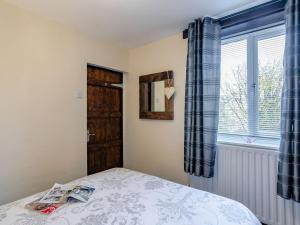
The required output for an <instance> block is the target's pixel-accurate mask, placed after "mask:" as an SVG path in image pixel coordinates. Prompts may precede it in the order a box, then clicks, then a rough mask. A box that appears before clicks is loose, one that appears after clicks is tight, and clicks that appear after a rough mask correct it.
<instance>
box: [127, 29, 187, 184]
mask: <svg viewBox="0 0 300 225" xmlns="http://www.w3.org/2000/svg"><path fill="white" fill-rule="evenodd" d="M186 49H187V42H186V40H183V39H182V35H181V34H177V35H174V36H171V37H169V38H166V39H163V40H160V41H157V42H154V43H151V44H148V45H145V46H143V47H140V48H136V49H133V50H131V51H130V53H129V71H130V72H129V74H128V76H126V113H125V146H124V149H125V150H124V164H125V167H128V168H131V169H136V170H139V171H143V172H146V173H148V174H153V175H157V176H160V177H163V178H166V179H169V180H173V181H176V182H179V183H182V184H187V175H186V174H185V173H184V171H183V139H184V132H183V128H184V95H185V62H186ZM166 70H173V71H174V81H175V88H176V95H175V102H174V103H175V104H174V117H175V118H174V120H173V121H162V120H141V119H139V80H138V77H139V76H140V75H145V74H150V73H156V72H162V71H166Z"/></svg>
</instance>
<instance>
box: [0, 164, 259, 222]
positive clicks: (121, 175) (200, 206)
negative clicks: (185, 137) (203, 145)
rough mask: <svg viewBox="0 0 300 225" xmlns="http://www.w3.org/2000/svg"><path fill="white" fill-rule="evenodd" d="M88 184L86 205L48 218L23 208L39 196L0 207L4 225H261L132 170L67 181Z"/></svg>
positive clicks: (219, 201) (233, 208)
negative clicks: (90, 191)
mask: <svg viewBox="0 0 300 225" xmlns="http://www.w3.org/2000/svg"><path fill="white" fill-rule="evenodd" d="M71 183H73V184H79V183H80V184H92V185H94V186H95V188H96V190H95V192H94V194H93V195H92V196H91V198H90V200H89V201H88V202H87V203H72V204H71V203H70V204H66V205H64V206H62V207H60V208H58V209H57V210H56V211H55V212H54V213H52V214H51V215H42V214H40V213H38V212H33V211H29V210H28V209H25V208H24V206H25V204H27V203H29V202H31V201H33V200H35V199H37V198H38V197H40V196H41V195H42V193H40V194H37V195H34V196H31V197H28V198H24V199H21V200H19V201H16V202H12V203H9V204H6V205H3V206H0V224H1V225H2V224H5V225H68V224H74V225H171V224H172V225H241V224H242V225H260V222H259V221H258V220H257V218H256V217H255V216H254V215H253V214H252V213H251V212H250V210H249V209H247V208H246V207H245V206H243V205H242V204H240V203H238V202H235V201H233V200H230V199H227V198H223V197H220V196H217V195H214V194H210V193H207V192H204V191H200V190H196V189H193V188H190V187H187V186H183V185H180V184H176V183H173V182H170V181H167V180H163V179H161V178H158V177H154V176H150V175H146V174H143V173H139V172H136V171H132V170H128V169H121V168H115V169H111V170H107V171H104V172H101V173H98V174H94V175H91V176H88V177H84V178H81V179H78V180H75V181H73V182H71Z"/></svg>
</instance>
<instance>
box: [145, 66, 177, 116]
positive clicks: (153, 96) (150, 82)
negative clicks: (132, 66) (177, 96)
mask: <svg viewBox="0 0 300 225" xmlns="http://www.w3.org/2000/svg"><path fill="white" fill-rule="evenodd" d="M170 86H172V87H173V86H174V81H173V72H172V71H166V72H162V73H155V74H149V75H144V76H140V118H141V119H165V120H170V119H173V97H171V98H170V99H168V98H166V96H165V89H166V88H167V87H170Z"/></svg>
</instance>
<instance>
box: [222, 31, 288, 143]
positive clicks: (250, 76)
mask: <svg viewBox="0 0 300 225" xmlns="http://www.w3.org/2000/svg"><path fill="white" fill-rule="evenodd" d="M283 34H285V27H284V25H280V26H275V27H272V28H267V29H262V30H260V31H256V32H252V33H248V34H241V35H237V36H235V37H231V38H228V39H225V40H222V43H221V44H222V45H225V44H229V43H232V42H237V41H242V40H247V89H248V90H247V100H248V135H242V134H241V135H239V134H233V133H222V132H219V133H218V143H221V144H233V145H246V146H252V147H253V146H254V147H263V148H271V149H278V146H279V142H280V138H279V137H272V136H263V135H259V129H258V96H259V94H258V91H259V89H258V45H257V44H258V41H260V40H264V39H267V38H272V37H276V36H280V35H283ZM245 138H255V139H256V141H255V143H246V142H245Z"/></svg>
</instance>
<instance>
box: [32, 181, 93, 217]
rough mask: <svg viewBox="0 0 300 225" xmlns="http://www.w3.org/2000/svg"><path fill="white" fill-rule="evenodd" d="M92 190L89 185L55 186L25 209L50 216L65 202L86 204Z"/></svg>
mask: <svg viewBox="0 0 300 225" xmlns="http://www.w3.org/2000/svg"><path fill="white" fill-rule="evenodd" d="M94 190H95V188H94V187H92V186H89V185H75V186H69V185H68V186H66V185H61V184H55V185H54V186H53V187H52V188H51V189H50V191H49V192H47V193H46V194H45V195H44V196H43V197H41V198H39V199H37V200H35V201H33V202H31V203H29V204H27V205H26V208H28V209H31V210H35V211H39V212H41V213H43V214H50V213H52V212H53V211H55V210H56V209H57V208H58V207H60V206H61V205H63V204H64V203H66V202H78V201H80V202H87V201H88V200H89V197H90V196H91V195H92V194H93V192H94Z"/></svg>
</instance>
